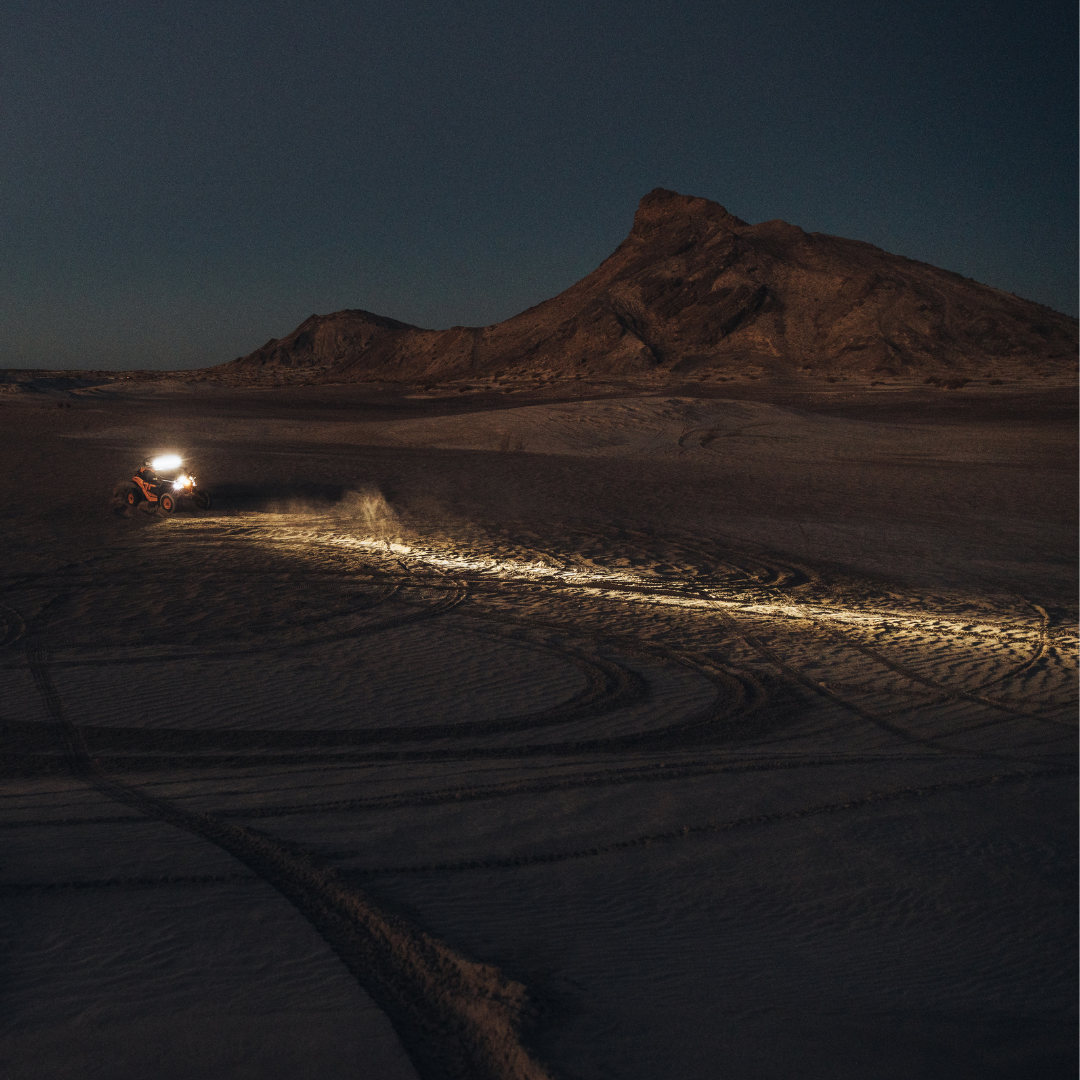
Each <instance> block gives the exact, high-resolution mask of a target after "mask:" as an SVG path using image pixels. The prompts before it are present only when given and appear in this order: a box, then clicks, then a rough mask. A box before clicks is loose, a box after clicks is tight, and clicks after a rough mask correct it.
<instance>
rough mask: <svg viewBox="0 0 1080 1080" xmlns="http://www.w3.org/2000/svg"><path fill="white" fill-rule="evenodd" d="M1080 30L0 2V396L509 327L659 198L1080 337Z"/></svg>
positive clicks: (1006, 13)
mask: <svg viewBox="0 0 1080 1080" xmlns="http://www.w3.org/2000/svg"><path fill="white" fill-rule="evenodd" d="M1076 33H1077V27H1076V5H1075V4H1072V3H1064V2H1056V3H1047V2H1043V0H1034V2H1030V0H1025V2H1023V3H1020V2H1017V3H996V4H995V3H990V4H979V3H973V2H971V0H966V2H953V0H934V2H927V0H914V2H911V3H907V4H867V3H865V2H855V0H849V2H839V0H838V2H835V3H823V2H815V0H806V2H798V3H796V2H791V0H763V2H758V3H745V2H740V3H733V2H732V3H725V2H719V0H712V2H703V0H683V2H679V0H675V2H674V3H671V4H669V5H664V4H658V3H655V2H649V3H646V2H643V0H629V2H622V3H618V2H613V0H592V2H590V3H560V2H555V0H529V2H528V3H524V2H519V0H502V2H497V3H496V2H493V0H491V2H485V0H459V2H447V0H443V2H439V0H396V2H393V3H388V2H387V0H380V2H378V3H375V2H367V0H364V2H359V0H354V2H350V3H346V2H333V0H305V2H303V3H300V2H280V0H259V2H255V0H248V2H237V0H169V2H168V3H158V2H143V3H134V2H123V0H114V2H108V0H102V2H96V0H78V2H74V0H69V2H53V0H0V200H2V201H0V249H2V252H3V258H2V260H0V366H14V367H112V368H129V367H194V366H199V365H203V364H210V363H218V362H221V361H225V360H230V359H232V358H233V357H234V356H237V355H239V354H241V353H247V352H249V351H250V350H251V349H253V348H255V347H256V346H258V345H261V344H262V343H263V342H264V341H265V340H266V339H267V338H269V337H272V336H273V337H277V336H280V335H282V334H284V333H286V332H288V331H289V330H291V329H292V328H293V327H294V326H295V325H296V324H297V323H299V322H300V321H301V320H302V319H304V318H306V317H307V316H308V315H310V314H311V313H312V312H328V311H334V310H337V309H339V308H344V307H361V308H367V309H368V310H371V311H376V312H379V313H380V314H384V315H390V316H392V317H394V318H397V319H403V320H405V321H407V322H413V323H417V324H419V325H422V326H430V327H443V326H449V325H453V324H458V323H461V324H466V325H478V324H485V323H491V322H496V321H498V320H500V319H504V318H506V317H508V316H510V315H513V314H515V313H516V312H518V311H520V310H522V309H524V308H526V307H528V306H530V305H532V304H534V303H537V302H538V301H540V300H542V299H545V298H547V297H549V296H552V295H554V294H555V293H557V292H559V291H560V290H562V289H564V288H566V287H567V286H568V285H570V284H572V283H573V282H574V281H576V280H577V279H579V278H580V277H582V276H584V275H585V274H586V273H588V272H589V271H590V270H592V269H593V268H594V267H595V266H596V265H597V264H598V263H599V262H600V261H601V260H602V259H604V258H605V257H606V256H607V255H608V254H610V252H611V251H612V249H614V248H615V247H616V245H617V244H618V243H619V242H620V241H621V240H622V239H623V238H624V236H625V235H626V233H627V231H628V230H629V228H630V223H631V220H632V217H633V212H634V209H635V208H636V206H637V201H638V199H639V198H640V197H641V196H642V195H643V194H644V193H645V192H647V191H648V190H650V189H651V188H653V187H657V186H660V187H667V188H672V189H674V190H676V191H680V192H683V193H685V194H691V195H702V196H705V197H707V198H710V199H715V200H716V201H718V202H721V203H723V204H724V205H725V206H726V207H727V208H728V209H729V210H730V211H731V212H732V213H735V214H737V215H738V216H739V217H742V218H745V219H747V220H748V221H751V222H757V221H764V220H767V219H770V218H783V219H785V220H787V221H791V222H794V223H795V224H797V225H801V226H802V227H803V228H805V229H807V230H808V231H819V232H828V233H835V234H839V235H841V236H849V237H854V238H857V239H860V240H868V241H870V242H871V243H874V244H877V245H878V246H880V247H883V248H885V249H886V250H889V251H894V252H897V253H899V254H902V255H908V256H911V257H913V258H916V259H921V260H924V261H926V262H931V263H934V264H936V265H939V266H943V267H946V268H948V269H950V270H957V271H959V272H960V273H962V274H965V275H967V276H969V277H973V278H976V279H978V280H980V281H985V282H987V283H989V284H992V285H996V286H998V287H1000V288H1003V289H1007V290H1009V291H1012V292H1016V293H1018V294H1019V295H1021V296H1025V297H1029V298H1031V299H1033V300H1039V301H1041V302H1043V303H1045V304H1049V305H1051V306H1052V307H1055V308H1057V309H1058V310H1061V311H1066V312H1068V313H1069V314H1075V313H1076V310H1077V299H1076V289H1077V270H1076V265H1077V243H1076V225H1077V222H1076V157H1077V136H1076V85H1075V60H1074V55H1075V46H1076Z"/></svg>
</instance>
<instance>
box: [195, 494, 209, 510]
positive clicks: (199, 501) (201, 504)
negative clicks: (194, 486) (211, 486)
mask: <svg viewBox="0 0 1080 1080" xmlns="http://www.w3.org/2000/svg"><path fill="white" fill-rule="evenodd" d="M191 501H192V502H193V503H194V504H195V505H196V506H197V507H198V508H199V509H200V510H209V509H210V492H209V491H196V492H195V494H194V495H192V496H191Z"/></svg>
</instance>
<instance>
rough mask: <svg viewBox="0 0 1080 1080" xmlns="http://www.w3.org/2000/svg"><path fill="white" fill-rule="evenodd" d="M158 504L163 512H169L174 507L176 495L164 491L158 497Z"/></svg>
mask: <svg viewBox="0 0 1080 1080" xmlns="http://www.w3.org/2000/svg"><path fill="white" fill-rule="evenodd" d="M158 506H160V507H161V509H162V512H163V513H166V514H171V513H172V512H173V511H174V510H175V509H176V496H175V495H171V494H170V493H169V492H165V494H164V495H162V496H161V498H159V499H158Z"/></svg>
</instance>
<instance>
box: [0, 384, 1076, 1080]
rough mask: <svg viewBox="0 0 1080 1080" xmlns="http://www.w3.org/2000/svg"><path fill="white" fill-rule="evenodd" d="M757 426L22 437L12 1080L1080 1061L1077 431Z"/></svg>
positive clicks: (991, 1067)
mask: <svg viewBox="0 0 1080 1080" xmlns="http://www.w3.org/2000/svg"><path fill="white" fill-rule="evenodd" d="M724 393H725V391H724V390H723V389H717V390H715V391H712V392H710V395H708V396H701V394H696V395H695V394H694V393H693V392H691V391H689V390H687V391H685V392H682V393H675V394H644V395H643V394H637V393H630V392H629V391H625V392H622V393H620V392H618V391H617V390H616V391H609V392H607V393H606V394H605V395H604V396H603V397H599V398H596V399H593V400H576V401H560V400H557V399H555V398H554V397H553V396H551V395H550V394H549V396H548V397H546V398H544V397H536V398H524V397H522V396H516V397H513V396H512V397H506V398H502V399H495V398H493V397H482V398H470V399H468V400H465V399H464V398H462V399H460V400H454V401H447V400H426V399H424V398H421V397H413V398H408V397H405V398H403V397H400V396H395V395H389V394H382V395H380V394H375V393H372V392H370V391H364V390H361V389H357V388H335V387H323V388H318V389H312V390H310V391H305V390H288V391H286V390H279V391H260V392H250V391H247V392H245V391H240V390H222V389H218V390H209V389H205V390H197V389H193V388H188V389H159V390H156V391H151V390H147V389H145V388H142V389H140V388H133V389H126V390H119V389H115V388H114V389H112V390H109V391H107V392H99V391H93V390H87V391H85V392H79V393H71V392H67V391H61V390H56V391H46V392H41V393H37V394H24V395H19V396H17V397H15V396H12V397H10V398H6V399H4V400H2V401H0V446H2V447H3V463H4V469H3V472H2V475H0V514H2V516H3V528H2V535H3V545H4V550H3V555H4V560H3V567H2V575H3V593H2V596H0V645H2V646H3V647H2V648H0V671H2V674H0V723H2V725H3V729H4V736H5V745H6V748H7V753H6V754H5V757H4V761H5V768H4V772H3V785H2V789H0V838H2V839H0V851H2V862H0V886H2V899H3V910H4V927H5V930H4V938H5V942H4V952H3V961H2V964H3V979H2V981H3V985H4V987H5V990H4V995H3V1011H2V1013H0V1024H2V1030H3V1035H2V1039H0V1046H2V1049H0V1066H2V1068H0V1075H3V1076H5V1077H12V1078H23V1077H46V1076H48V1077H72V1078H76V1077H78V1078H84V1077H95V1078H97V1077H101V1078H110V1080H111V1078H117V1080H119V1078H125V1080H126V1078H130V1077H142V1076H147V1077H149V1076H153V1077H155V1078H172V1077H176V1078H182V1077H191V1076H209V1077H229V1078H232V1077H260V1078H263V1077H265V1078H270V1077H282V1078H285V1077H288V1078H298V1077H312V1078H314V1077H321V1078H337V1077H341V1078H346V1077H349V1078H352V1077H370V1078H387V1080H391V1078H397V1077H415V1076H420V1077H424V1078H427V1077H440V1076H476V1077H483V1076H491V1077H500V1078H503V1077H526V1076H528V1077H543V1076H549V1077H568V1078H586V1077H588V1078H613V1077H620V1078H624V1077H625V1078H628V1080H629V1078H634V1080H660V1078H669V1077H670V1078H673V1080H674V1078H679V1080H687V1078H711V1077H717V1076H724V1077H732V1078H740V1080H741V1078H746V1080H759V1078H761V1080H764V1078H770V1080H772V1078H776V1080H780V1078H785V1080H786V1078H790V1077H793V1076H797V1077H830V1078H851V1080H856V1078H858V1080H862V1078H865V1077H871V1076H872V1077H880V1078H894V1077H895V1078H909V1077H910V1078H913V1077H919V1078H934V1077H941V1078H945V1077H949V1078H955V1077H971V1078H979V1080H985V1078H993V1077H1001V1078H1006V1077H1009V1078H1016V1077H1028V1076H1031V1077H1035V1076H1038V1077H1040V1078H1056V1077H1066V1076H1072V1075H1075V1054H1074V1028H1075V1009H1074V1001H1075V978H1074V971H1075V962H1076V948H1075V940H1076V935H1075V917H1074V906H1075V888H1074V882H1075V873H1074V865H1073V863H1074V859H1073V851H1074V848H1075V828H1074V812H1073V808H1074V801H1075V714H1076V648H1075V647H1076V614H1077V613H1076V568H1075V551H1076V498H1075V491H1076V482H1075V453H1076V446H1075V443H1076V439H1075V406H1074V401H1073V398H1072V397H1071V396H1070V395H1063V394H1061V393H1060V392H1058V393H1057V394H1055V395H1049V394H1045V393H1044V394H1041V395H1040V394H1036V393H1031V394H1026V395H1025V394H1020V393H1019V392H1016V391H1013V392H1011V393H1004V392H1003V393H999V394H997V395H996V396H995V395H992V394H990V393H983V394H981V395H975V394H956V395H952V396H948V395H943V394H941V393H937V394H934V393H931V392H929V391H927V392H916V391H910V392H895V393H887V394H886V393H872V392H871V391H870V389H869V388H865V389H864V390H863V391H862V392H854V391H852V390H851V388H844V390H843V391H842V392H841V391H830V392H828V393H825V392H819V393H816V394H809V393H806V394H794V395H792V394H789V395H786V396H785V395H784V394H782V393H779V392H776V393H770V392H769V391H768V390H767V389H764V388H758V389H756V390H754V391H753V392H750V391H745V390H744V391H740V392H739V393H737V394H736V393H734V391H732V392H731V393H730V394H729V396H721V395H722V394H724ZM165 450H180V451H182V452H184V453H186V454H189V455H190V456H191V457H192V458H193V459H194V462H195V471H196V472H197V473H198V474H199V476H200V480H201V481H203V482H205V484H206V485H207V486H208V487H209V488H210V489H211V490H212V491H213V493H214V495H215V500H216V501H215V505H214V506H213V508H212V509H211V510H210V511H208V512H205V513H198V512H186V513H178V514H176V515H173V516H172V517H169V518H166V517H163V516H158V515H156V514H148V513H135V514H133V515H131V516H128V517H125V516H123V515H122V514H115V513H113V512H111V511H110V510H109V509H108V508H107V506H106V502H107V497H108V494H109V491H110V489H111V487H112V485H113V483H115V482H116V481H118V480H121V479H124V478H126V477H127V476H130V475H131V472H132V470H133V468H134V467H135V466H136V465H137V464H138V463H139V462H141V460H142V459H143V458H144V457H145V456H147V455H149V454H151V453H155V452H161V451H165Z"/></svg>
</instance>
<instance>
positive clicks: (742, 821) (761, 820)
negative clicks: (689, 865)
mask: <svg viewBox="0 0 1080 1080" xmlns="http://www.w3.org/2000/svg"><path fill="white" fill-rule="evenodd" d="M1066 777H1068V778H1070V779H1073V778H1075V772H1074V770H1073V769H1067V768H1064V767H1062V768H1057V769H1041V770H1032V771H1030V772H1014V773H1004V774H994V775H988V776H978V777H973V778H971V779H968V780H954V781H944V782H941V783H938V784H925V785H922V786H919V787H909V788H899V789H896V790H893V791H873V792H867V794H865V795H863V796H860V797H858V798H854V799H847V800H845V801H844V802H831V803H821V804H819V805H817V806H806V807H802V808H800V809H798V810H781V811H776V812H775V813H771V814H754V815H750V816H747V817H741V818H732V819H730V820H728V821H710V822H706V823H703V824H700V825H684V826H683V827H682V828H681V829H670V830H667V831H665V832H658V833H648V834H646V835H644V836H635V837H633V838H631V839H627V840H616V841H614V842H612V843H610V844H598V845H597V846H595V847H590V848H577V849H572V850H567V851H550V852H537V853H533V854H526V855H512V856H507V857H505V858H498V859H468V860H462V861H459V862H453V863H427V864H416V865H410V866H386V867H372V868H369V869H350V870H349V871H348V872H347V874H348V876H349V877H350V878H351V877H356V878H371V877H376V876H382V875H387V874H432V873H458V872H461V871H465V870H502V869H514V868H518V867H523V866H535V865H538V864H547V863H559V862H568V861H570V860H573V859H591V858H596V857H597V856H601V855H614V854H617V853H618V852H622V851H629V850H631V849H633V848H640V847H649V846H650V845H652V844H659V843H670V842H672V841H675V840H684V839H687V838H688V837H691V836H703V835H706V834H709V833H722V832H730V831H732V830H735V829H740V828H745V827H747V826H753V825H776V824H780V823H782V822H787V821H801V820H803V819H805V818H810V817H820V816H821V815H823V814H836V813H841V812H844V811H849V810H861V809H864V808H865V807H867V806H874V805H877V804H881V803H888V802H896V801H899V800H903V799H914V798H925V797H928V796H933V795H940V794H946V793H950V792H955V791H967V790H972V789H975V788H980V787H989V786H990V785H993V784H1001V783H1009V782H1017V781H1021V780H1041V779H1051V778H1053V779H1057V778H1066Z"/></svg>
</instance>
